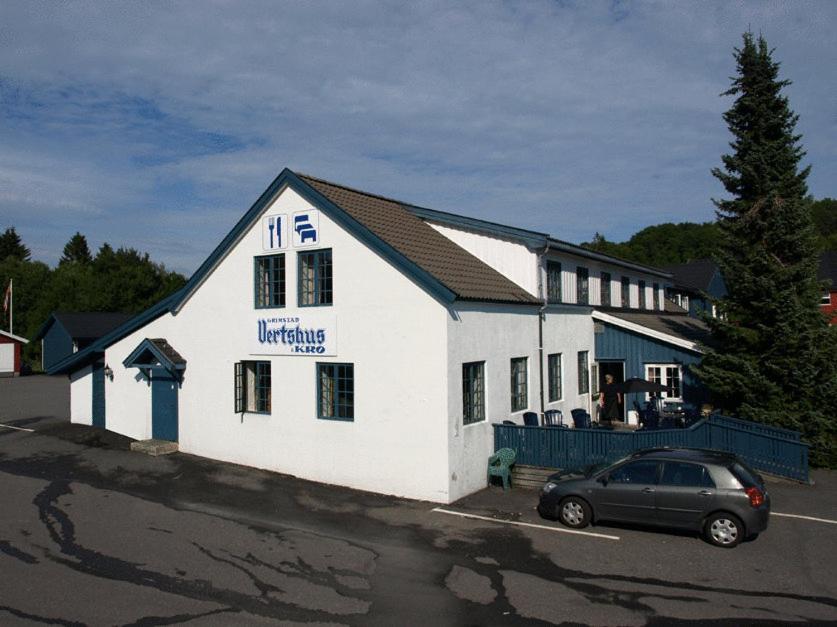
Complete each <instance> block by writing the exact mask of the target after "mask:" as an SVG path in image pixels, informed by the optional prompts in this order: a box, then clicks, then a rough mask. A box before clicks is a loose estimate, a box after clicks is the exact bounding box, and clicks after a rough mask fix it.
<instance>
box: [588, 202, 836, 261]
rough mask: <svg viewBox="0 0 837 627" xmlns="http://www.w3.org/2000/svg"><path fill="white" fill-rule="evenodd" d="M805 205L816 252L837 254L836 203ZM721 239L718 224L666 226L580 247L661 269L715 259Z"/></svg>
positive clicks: (599, 238) (595, 238) (597, 239)
mask: <svg viewBox="0 0 837 627" xmlns="http://www.w3.org/2000/svg"><path fill="white" fill-rule="evenodd" d="M805 203H806V204H807V205H808V207H809V209H810V213H811V219H812V220H813V222H814V229H815V232H816V247H817V249H818V250H821V251H823V250H834V251H837V200H834V199H832V198H823V199H821V200H814V199H813V198H811V197H808V198H806V199H805ZM720 237H721V233H720V229H719V228H718V225H717V223H715V222H703V223H699V224H698V223H694V222H680V223H676V224H675V223H671V222H667V223H665V224H658V225H655V226H649V227H647V228H644V229H642V230H641V231H638V232H637V233H635V234H634V235H633V236H632V237H631V238H630V239H628V240H627V241H625V242H611V241H608V240H607V239H606V238H605V236H604V235H602V234H601V233H596V234H595V235H594V236H593V239H592V241H589V242H584V243H582V244H581V245H582V246H584V247H585V248H589V249H590V250H594V251H596V252H600V253H604V254H607V255H615V256H616V257H621V258H622V259H628V260H629V261H635V262H637V263H643V264H648V265H651V266H656V267H658V268H659V267H664V266H670V265H675V264H679V263H687V262H689V261H694V260H695V259H705V258H708V257H710V258H714V257H716V256H717V253H718V246H719V242H720Z"/></svg>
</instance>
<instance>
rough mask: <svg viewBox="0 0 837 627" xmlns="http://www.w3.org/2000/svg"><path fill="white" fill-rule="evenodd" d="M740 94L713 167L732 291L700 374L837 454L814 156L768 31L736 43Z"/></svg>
mask: <svg viewBox="0 0 837 627" xmlns="http://www.w3.org/2000/svg"><path fill="white" fill-rule="evenodd" d="M735 59H736V62H737V76H736V77H734V78H733V82H732V86H731V88H730V89H729V90H728V91H726V92H725V93H724V95H729V96H735V97H736V100H735V103H734V104H733V106H732V108H731V109H729V111H727V112H726V113H725V114H724V120H725V121H726V123H727V125H728V126H729V129H730V131H731V132H732V134H733V137H734V139H733V141H732V143H731V144H730V146H731V148H732V153H731V154H728V155H723V157H722V161H723V166H724V167H723V169H721V168H715V169H714V170H713V172H712V173H713V174H714V175H715V176H716V177H717V178H718V179H719V180H720V181H721V183H723V185H724V188H725V189H726V191H727V192H728V193H729V194H730V195H731V198H730V199H727V200H719V201H715V204H716V206H717V209H718V210H717V216H718V225H719V227H720V229H721V243H720V252H719V254H718V262H719V265H720V267H721V271H722V272H723V275H724V279H725V281H726V285H727V290H728V296H727V297H726V298H725V299H724V300H722V301H721V302H720V303H719V308H720V311H721V313H722V314H723V316H722V317H720V318H718V319H715V320H711V321H710V327H711V330H712V337H713V345H712V347H711V349H710V350H709V351H708V352H707V353H706V355H705V356H704V359H703V360H702V363H701V365H700V367H698V368H697V369H696V373H697V375H698V376H699V377H700V378H701V379H702V380H703V381H704V382H705V383H706V385H707V386H708V388H709V389H710V391H711V392H712V393H713V395H714V398H715V400H716V402H717V403H718V404H719V405H721V406H722V407H723V408H724V409H725V410H727V411H731V412H733V413H736V414H738V415H740V416H741V417H744V418H747V419H751V420H755V421H759V422H764V423H768V424H774V425H778V426H783V427H788V428H792V429H798V430H800V431H802V433H803V435H804V437H805V439H806V440H808V441H809V442H811V443H812V445H813V447H812V461H813V462H814V463H816V464H819V465H831V466H834V465H837V430H835V424H836V423H837V334H835V331H837V329H834V328H829V327H828V325H827V324H826V321H825V318H824V316H823V315H822V314H821V312H820V310H819V307H818V304H819V300H820V295H821V289H822V287H821V285H820V284H819V282H818V281H817V278H816V269H817V249H816V243H817V240H816V234H815V231H814V228H813V221H812V219H811V213H810V203H808V202H806V201H805V194H806V191H807V187H806V183H805V180H806V178H807V176H808V172H809V170H810V167H805V168H801V169H800V161H801V159H802V157H803V156H804V154H805V153H804V152H803V150H802V148H801V146H800V144H799V140H800V138H801V136H800V135H797V134H795V131H794V129H795V126H796V122H797V119H798V116H797V115H795V114H794V113H793V111H792V110H791V109H790V107H789V106H788V100H787V98H786V97H785V96H783V95H782V93H781V92H782V89H783V88H784V87H785V86H787V85H789V84H790V83H789V81H787V80H780V79H779V63H777V62H774V61H773V59H772V51H771V50H770V49H768V47H767V43H766V42H765V40H764V38H763V37H759V38H758V39H757V40H756V39H755V38H754V37H753V35H752V34H751V33H746V34H745V35H744V46H743V47H742V48H741V49H736V50H735Z"/></svg>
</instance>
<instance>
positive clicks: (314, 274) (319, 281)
mask: <svg viewBox="0 0 837 627" xmlns="http://www.w3.org/2000/svg"><path fill="white" fill-rule="evenodd" d="M297 260H298V263H297V266H298V275H299V281H298V286H299V306H300V307H319V306H323V305H331V304H332V280H331V249H330V248H329V249H326V250H314V251H311V252H304V253H299V257H298V258H297Z"/></svg>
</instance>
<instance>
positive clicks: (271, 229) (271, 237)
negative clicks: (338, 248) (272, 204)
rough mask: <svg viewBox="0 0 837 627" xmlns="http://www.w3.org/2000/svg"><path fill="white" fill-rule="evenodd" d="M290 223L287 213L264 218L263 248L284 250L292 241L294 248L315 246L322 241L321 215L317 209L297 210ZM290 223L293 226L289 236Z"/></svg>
mask: <svg viewBox="0 0 837 627" xmlns="http://www.w3.org/2000/svg"><path fill="white" fill-rule="evenodd" d="M292 218H293V222H292V223H290V222H289V220H288V216H287V215H286V214H276V215H269V216H264V217H263V218H262V249H264V250H266V251H269V250H284V249H285V248H287V247H288V243H289V242H290V243H291V244H292V245H293V247H294V248H302V247H305V246H315V245H317V244H319V243H320V228H319V227H320V216H319V212H318V211H317V210H315V209H310V210H308V211H296V212H294V214H293V215H292ZM289 224H290V228H291V233H290V239H289V238H288V229H289Z"/></svg>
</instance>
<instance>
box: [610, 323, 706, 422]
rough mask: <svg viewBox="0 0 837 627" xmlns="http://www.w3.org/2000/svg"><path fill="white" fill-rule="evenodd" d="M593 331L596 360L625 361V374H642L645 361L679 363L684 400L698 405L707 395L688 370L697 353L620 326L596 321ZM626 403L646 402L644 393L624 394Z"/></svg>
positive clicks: (635, 375) (641, 375)
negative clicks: (599, 329) (600, 330)
mask: <svg viewBox="0 0 837 627" xmlns="http://www.w3.org/2000/svg"><path fill="white" fill-rule="evenodd" d="M597 325H601V326H600V327H598V328H601V329H602V332H601V333H600V332H598V331H597V332H596V334H595V335H596V361H621V362H623V363H624V364H625V378H626V379H629V378H631V377H640V378H642V379H644V378H645V364H680V365H681V366H683V369H682V370H683V380H682V382H681V383H682V385H683V400H684V401H686V402H688V403H694V404H695V405H699V404H701V403H703V402H704V401H705V399H706V390H705V388H704V387H703V386H702V385H701V384H700V383H699V382H698V381H697V379H696V378H695V377H694V376H693V375H692V373H691V372H690V368H689V367H690V366H691V365H693V364H697V363H699V362H700V358H701V356H700V353H696V352H694V351H690V350H687V349H685V348H680V347H677V346H673V345H671V344H667V343H666V342H663V341H661V340H656V339H654V338H651V337H648V336H646V335H640V334H639V333H634V332H632V331H627V330H625V329H620V328H619V327H615V326H612V325H609V324H607V323H605V322H599V323H597ZM625 401H626V407H627V408H628V409H629V410H630V409H633V408H634V401H637V402H638V403H640V405H641V404H642V403H644V402H645V395H644V394H626V398H625Z"/></svg>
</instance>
